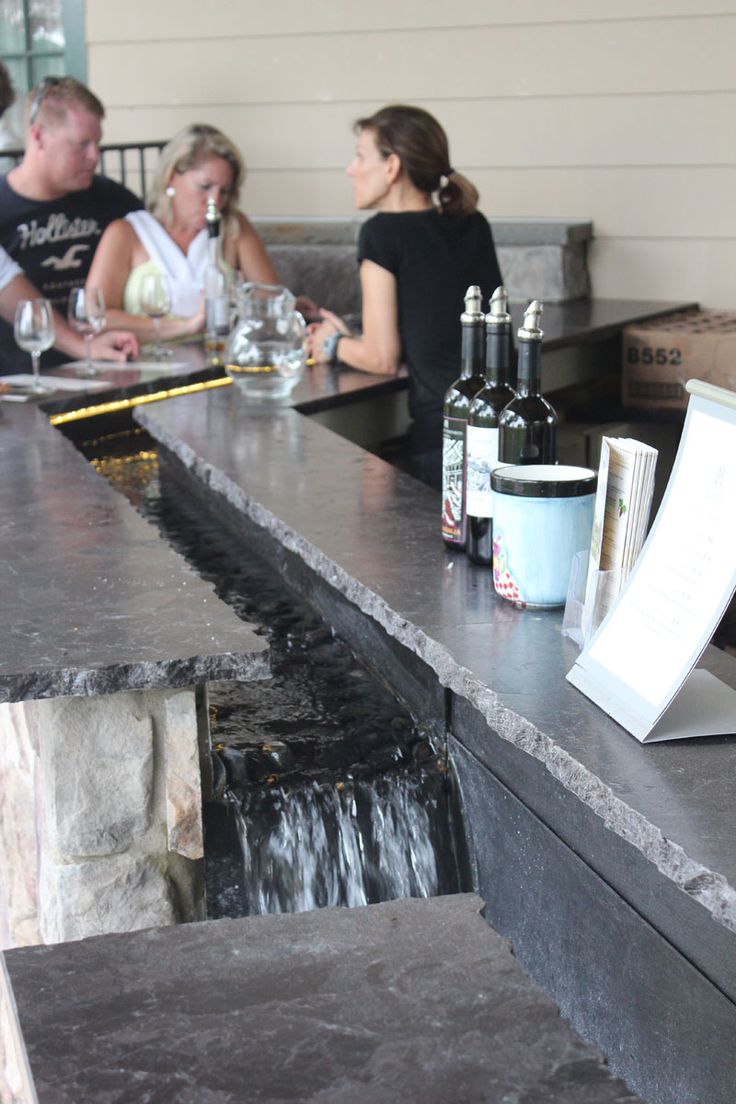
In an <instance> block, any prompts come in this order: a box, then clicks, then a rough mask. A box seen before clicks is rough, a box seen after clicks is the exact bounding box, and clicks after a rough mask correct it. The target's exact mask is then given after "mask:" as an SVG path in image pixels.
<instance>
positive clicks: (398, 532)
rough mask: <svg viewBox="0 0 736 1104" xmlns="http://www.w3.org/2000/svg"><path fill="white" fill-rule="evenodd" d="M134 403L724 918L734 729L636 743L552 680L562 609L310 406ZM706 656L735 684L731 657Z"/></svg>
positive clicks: (234, 400) (194, 465) (734, 863)
mask: <svg viewBox="0 0 736 1104" xmlns="http://www.w3.org/2000/svg"><path fill="white" fill-rule="evenodd" d="M137 416H138V418H139V420H140V422H141V423H142V424H143V425H144V426H145V428H147V429H148V431H149V432H150V433H151V434H152V435H153V436H154V437H155V438H157V439H158V440H159V441H160V442H161V443H162V444H163V445H164V446H165V447H166V448H167V449H169V450H170V451H171V452H172V453H173V454H174V455H176V456H177V457H178V458H179V459H180V461H181V462H182V463H183V464H184V466H185V467H187V468H189V469H191V471H192V472H193V473H194V474H195V475H196V476H197V477H198V478H199V479H200V480H203V481H204V482H206V483H207V485H208V486H209V487H210V489H211V490H212V491H214V492H219V493H220V494H222V495H223V496H224V497H225V498H226V499H227V500H228V501H229V502H230V503H231V504H232V505H233V506H234V507H235V508H236V509H237V510H239V511H241V512H242V513H243V514H245V515H246V516H247V517H249V518H250V519H251V520H252V521H254V522H255V523H256V524H257V525H259V526H261V527H263V528H264V529H266V530H267V531H269V532H270V533H271V534H272V535H273V536H274V537H275V538H276V539H277V540H278V541H279V542H280V543H281V544H283V545H284V546H285V547H286V548H288V549H290V550H292V551H293V552H294V553H295V554H296V555H298V556H299V557H300V558H301V559H302V560H303V561H305V562H306V563H307V564H308V566H309V567H310V568H311V570H313V571H314V572H315V573H316V574H317V575H318V576H320V577H321V578H323V579H324V580H325V581H326V582H327V583H329V584H330V586H331V587H333V588H335V589H336V590H337V591H339V592H341V593H342V594H343V595H344V596H345V597H346V598H347V599H348V601H349V602H350V603H351V604H352V605H353V606H355V607H356V608H357V609H359V610H361V611H362V612H363V613H365V614H367V615H368V616H369V617H371V618H374V619H375V621H377V622H378V623H379V624H380V625H381V626H382V627H383V628H384V629H385V631H386V632H387V633H388V634H389V636H391V637H393V638H395V639H396V640H398V641H399V642H400V643H401V644H403V645H405V646H406V647H407V648H408V649H410V650H411V651H412V652H414V653H415V654H416V655H418V656H419V657H420V658H421V659H422V660H424V662H425V663H426V664H428V666H429V667H430V668H431V669H432V670H433V671H434V672H435V673H436V676H437V678H438V680H439V682H440V684H441V685H442V686H445V687H447V688H449V689H450V690H452V691H453V692H454V693H455V694H457V695H458V696H460V697H461V698H464V699H466V700H467V701H468V702H470V703H471V704H472V705H473V706H474V707H475V708H477V710H478V711H479V712H480V713H481V715H482V716H483V717H484V718H485V719H486V721H487V723H488V724H489V726H490V727H491V728H492V729H493V730H495V731H496V732H497V733H498V734H499V735H500V736H501V737H502V738H503V739H505V740H507V741H510V742H511V743H512V744H513V745H515V746H516V747H517V748H518V749H520V750H521V751H523V752H524V753H526V754H528V755H530V756H534V757H535V759H537V760H539V761H540V762H541V763H542V764H543V765H544V767H545V768H546V770H547V771H549V772H551V774H552V775H553V776H554V778H555V779H557V780H558V781H559V782H560V783H561V784H562V785H563V786H564V787H565V789H566V790H568V791H569V792H570V794H571V795H574V796H575V797H577V798H579V799H580V801H582V802H584V803H585V804H586V806H588V807H589V808H590V809H592V810H593V812H594V813H596V814H597V815H598V816H600V817H601V818H602V819H603V821H604V823H605V825H606V826H607V827H608V828H609V829H611V831H613V832H615V833H617V834H618V835H619V836H620V837H622V838H623V839H624V840H626V841H627V842H628V843H630V844H631V845H632V846H633V847H635V848H636V849H637V850H638V851H639V852H641V854H642V855H643V856H644V857H645V858H646V859H647V860H649V861H650V862H651V863H653V864H655V866H656V868H657V869H658V870H659V871H660V872H661V873H662V874H664V875H665V877H666V878H668V879H670V880H671V881H672V882H673V883H674V884H675V886H677V887H679V889H681V890H682V891H684V892H685V893H686V894H688V895H689V896H690V897H691V898H692V899H694V900H695V901H697V902H699V903H700V904H701V905H702V906H703V907H704V908H705V909H707V910H708V912H709V913H710V914H711V916H712V917H713V919H714V920H716V921H717V922H718V923H719V924H721V925H724V927H725V929H726V930H728V931H731V932H733V931H736V852H734V849H733V845H732V844H733V807H734V782H733V779H734V778H736V741H735V740H733V739H731V738H728V737H720V738H710V739H701V740H694V741H687V742H684V741H683V742H678V743H674V744H659V745H655V746H647V747H643V746H641V745H640V744H638V743H637V741H636V740H635V739H634V738H633V737H632V736H630V735H629V734H628V733H627V732H625V731H624V730H623V729H622V728H620V727H619V726H618V725H617V724H616V723H615V722H614V721H612V720H611V719H610V718H609V717H608V716H607V715H606V714H605V713H604V712H603V711H602V710H600V709H598V708H597V707H596V706H594V705H593V704H592V703H591V702H590V701H589V700H588V699H587V698H585V697H584V696H583V695H582V694H580V693H579V692H578V691H577V690H575V689H574V688H573V687H572V686H571V685H570V684H569V683H567V682H566V681H565V674H566V672H567V671H568V670H569V669H570V668H571V667H572V665H573V663H574V661H575V658H576V656H577V650H576V648H575V646H574V645H573V644H572V642H571V641H569V640H567V639H564V638H563V637H562V635H561V633H560V624H561V613H560V612H558V611H523V612H521V611H518V610H516V609H514V608H513V607H512V606H511V605H510V604H509V603H506V602H504V601H503V600H502V599H499V598H497V597H496V595H495V594H494V592H493V585H492V580H491V576H490V573H489V572H488V571H487V570H484V569H479V568H476V567H473V566H472V565H471V564H469V563H468V562H467V560H466V558H465V557H464V556H463V555H450V554H448V553H447V552H446V550H445V548H444V546H443V544H442V541H441V539H440V535H439V529H440V524H439V522H440V503H439V496H438V495H436V494H435V493H434V492H432V491H431V490H429V489H428V488H426V487H424V486H422V485H421V484H418V483H416V482H415V481H414V480H412V479H411V478H409V477H408V476H405V475H403V474H402V473H401V472H398V471H396V470H395V469H393V468H391V467H390V466H389V465H387V464H385V463H384V462H382V461H381V460H379V459H378V458H376V457H374V456H372V455H369V454H368V453H365V452H363V451H362V450H361V449H359V448H357V447H355V446H354V445H352V444H350V443H349V442H347V441H344V440H343V439H341V438H339V437H337V436H336V435H335V434H333V433H331V432H330V431H329V430H326V429H324V428H323V427H322V426H320V425H317V424H315V423H313V422H311V421H310V419H309V418H308V417H304V416H302V415H301V414H299V413H298V412H296V411H293V410H289V409H280V410H275V411H273V412H272V413H271V414H270V415H268V414H264V413H262V412H261V413H259V412H254V411H253V409H252V407H251V406H249V404H248V403H247V401H246V399H245V397H244V396H243V395H242V393H239V392H238V391H235V389H231V388H228V389H224V390H221V391H220V392H217V393H214V392H212V393H208V394H206V395H198V396H192V397H187V398H182V399H177V400H175V401H173V402H170V403H167V404H162V405H159V406H158V407H156V408H153V407H147V408H145V409H141V410H140V411H138V414H137ZM707 655H708V660H709V663H710V665H711V666H713V665H716V666H718V665H720V674H721V676H722V677H724V678H725V679H726V681H729V682H730V683H731V684H733V685H736V661H735V660H734V659H733V658H732V657H730V656H726V655H724V654H723V653H721V652H718V651H716V649H709V651H708V653H707Z"/></svg>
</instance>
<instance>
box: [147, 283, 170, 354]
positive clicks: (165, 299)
mask: <svg viewBox="0 0 736 1104" xmlns="http://www.w3.org/2000/svg"><path fill="white" fill-rule="evenodd" d="M141 307H142V308H143V310H144V311H145V313H146V314H147V315H148V317H149V318H152V319H153V325H154V330H155V333H156V345H155V348H154V350H153V355H154V358H155V359H156V360H162V359H163V358H164V357H167V356H171V350H170V349H164V348H163V346H162V345H161V319H162V318H163V317H164V316H165V315H167V314H168V313H169V312H170V310H171V292H170V290H169V281H168V279H167V278H166V276H164V275H163V273H161V272H146V273H145V274H144V276H143V279H142V281H141Z"/></svg>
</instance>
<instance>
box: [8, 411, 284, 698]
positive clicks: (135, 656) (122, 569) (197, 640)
mask: <svg viewBox="0 0 736 1104" xmlns="http://www.w3.org/2000/svg"><path fill="white" fill-rule="evenodd" d="M0 471H2V480H0V516H2V519H3V523H2V542H1V543H0V608H1V609H2V613H3V623H4V627H5V628H4V633H3V645H2V649H0V701H3V702H8V701H21V700H25V699H29V698H48V697H56V696H68V695H88V694H104V693H111V692H113V691H116V690H129V689H148V688H157V687H164V686H188V685H191V684H192V683H196V682H201V681H204V680H205V679H210V678H265V677H267V675H268V649H267V645H266V642H265V641H264V640H263V639H262V638H261V637H260V636H257V635H256V634H255V633H254V631H253V630H252V627H251V626H249V625H247V624H245V623H244V622H242V621H240V620H239V618H238V617H237V616H236V615H235V613H233V611H232V610H231V609H230V608H229V607H228V606H226V605H224V603H222V602H221V601H220V600H219V599H218V598H217V597H216V596H215V593H214V590H213V588H212V587H211V586H209V585H208V584H206V583H204V582H202V580H201V579H199V577H198V576H197V575H196V574H195V573H194V572H193V571H192V570H191V569H190V568H189V567H188V566H187V565H186V564H185V562H184V561H183V560H182V559H181V557H180V556H178V555H177V554H175V553H174V552H172V551H171V550H170V549H169V547H168V546H167V545H166V544H165V543H164V542H163V541H162V540H161V538H160V537H159V536H158V534H157V533H156V531H155V530H154V529H153V528H152V527H151V526H150V525H148V524H147V523H146V522H145V521H144V520H143V519H142V518H141V517H140V516H139V515H138V514H137V513H136V511H135V510H134V509H133V507H132V506H130V505H129V504H128V502H127V501H126V500H125V499H123V497H122V496H121V495H119V494H117V493H116V492H115V491H114V490H113V489H112V487H111V486H110V485H109V483H108V482H107V480H105V479H104V478H103V477H102V476H100V475H98V474H97V473H96V472H95V471H94V470H93V468H92V467H91V465H90V464H88V463H87V462H86V461H85V460H84V458H83V457H82V456H81V454H80V453H79V452H77V450H76V449H75V448H74V446H73V445H72V444H70V442H69V441H67V440H66V439H65V438H64V437H62V435H61V433H59V432H58V430H55V429H53V428H52V427H51V426H50V425H49V424H48V420H47V418H46V417H45V416H44V414H43V413H42V411H40V410H39V409H37V408H36V407H35V406H30V405H27V406H11V405H10V404H5V405H3V406H2V407H0Z"/></svg>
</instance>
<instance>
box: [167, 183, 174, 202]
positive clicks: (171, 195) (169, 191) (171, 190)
mask: <svg viewBox="0 0 736 1104" xmlns="http://www.w3.org/2000/svg"><path fill="white" fill-rule="evenodd" d="M166 194H167V196H168V197H169V199H173V198H174V196H175V195H176V188H175V187H174V185H173V184H169V186H168V188H167V189H166Z"/></svg>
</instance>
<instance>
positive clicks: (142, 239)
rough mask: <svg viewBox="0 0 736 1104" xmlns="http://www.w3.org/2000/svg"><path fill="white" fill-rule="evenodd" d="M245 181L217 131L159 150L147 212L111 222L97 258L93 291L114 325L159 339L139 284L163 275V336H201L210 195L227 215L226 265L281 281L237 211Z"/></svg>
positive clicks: (188, 134)
mask: <svg viewBox="0 0 736 1104" xmlns="http://www.w3.org/2000/svg"><path fill="white" fill-rule="evenodd" d="M244 176H245V169H244V166H243V161H242V158H241V156H240V154H239V152H238V150H237V148H236V147H235V146H234V145H233V143H232V142H231V141H230V140H229V138H226V137H225V135H224V134H222V133H221V132H220V131H219V130H216V129H215V128H214V127H211V126H206V125H204V124H200V123H197V124H194V125H192V126H188V127H185V129H184V130H182V131H180V132H179V133H178V134H177V135H176V136H175V137H174V138H172V140H171V141H170V142H169V143H168V145H167V146H165V147H164V149H163V150H162V151H161V159H160V161H159V165H158V168H157V170H156V176H155V178H154V182H153V187H152V189H151V195H150V199H149V204H148V206H149V209H148V211H133V212H132V213H131V214H129V215H126V217H125V218H124V219H118V220H116V221H115V222H112V223H110V225H109V226H108V228H107V230H106V231H105V233H104V234H103V235H102V238H101V240H100V244H99V246H98V248H97V252H96V253H95V258H94V261H93V262H92V267H91V269H90V273H89V277H88V279H87V286H88V287H99V288H102V291H103V293H104V296H105V303H106V304H107V307H108V310H107V317H108V325H109V326H111V327H124V328H125V329H127V330H131V331H132V332H133V333H135V334H136V336H137V337H139V338H140V339H141V340H144V341H148V340H151V339H152V338H153V337H154V336H155V335H154V322H153V319H150V318H146V317H145V315H144V312H143V309H142V307H141V286H142V282H143V276H144V275H145V274H146V273H148V272H160V273H163V274H165V275H166V276H167V277H168V280H169V286H170V288H171V299H172V307H171V315H170V316H169V317H168V318H164V319H162V320H161V337H162V338H163V339H164V340H171V339H174V338H185V337H192V336H194V335H195V334H198V333H201V331H202V328H203V325H204V301H203V277H204V268H205V265H206V263H207V229H206V218H205V215H206V211H207V200H208V199H209V198H210V197H212V198H214V200H215V203H216V204H217V207H218V209H219V211H220V213H221V215H222V218H223V228H224V234H223V241H224V247H223V259H224V261H225V262H226V264H228V265H229V266H230V267H231V268H232V269H233V270H234V271H235V270H240V272H241V273H242V275H243V278H244V279H245V280H254V281H257V282H259V283H267V284H275V283H277V282H278V281H277V277H276V273H275V271H274V269H273V266H272V264H271V261H270V260H269V257H268V254H267V253H266V250H265V248H264V246H263V243H262V241H261V239H260V238H259V237H258V234H257V233H256V231H255V230H254V229H253V227H252V226H251V224H250V222H249V221H248V219H247V218H246V217H245V215H244V214H243V213H242V212H241V211H239V210H238V198H239V195H240V188H241V185H242V183H243V178H244Z"/></svg>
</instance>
